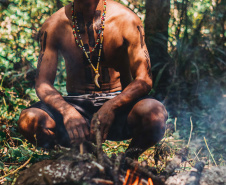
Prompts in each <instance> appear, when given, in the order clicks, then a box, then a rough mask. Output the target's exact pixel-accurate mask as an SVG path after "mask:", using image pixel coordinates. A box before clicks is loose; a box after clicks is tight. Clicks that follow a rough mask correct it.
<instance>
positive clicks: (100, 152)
mask: <svg viewBox="0 0 226 185" xmlns="http://www.w3.org/2000/svg"><path fill="white" fill-rule="evenodd" d="M93 120H94V124H95V129H94V130H95V134H96V144H97V161H98V163H100V164H101V165H102V166H104V159H103V149H102V136H101V131H100V121H99V119H98V115H97V113H95V114H94V115H93Z"/></svg>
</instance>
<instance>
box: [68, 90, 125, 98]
mask: <svg viewBox="0 0 226 185" xmlns="http://www.w3.org/2000/svg"><path fill="white" fill-rule="evenodd" d="M120 93H121V91H116V92H110V93H93V94H79V93H68V96H66V97H75V98H84V99H86V98H98V97H99V98H103V97H112V98H113V97H115V96H117V95H119V94H120Z"/></svg>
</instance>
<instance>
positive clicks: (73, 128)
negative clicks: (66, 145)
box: [63, 108, 89, 143]
mask: <svg viewBox="0 0 226 185" xmlns="http://www.w3.org/2000/svg"><path fill="white" fill-rule="evenodd" d="M65 112H66V113H65V114H63V121H64V125H65V128H66V130H67V132H68V135H69V137H70V139H71V143H81V142H83V141H84V140H85V139H88V137H89V130H88V127H87V123H86V120H85V119H84V118H83V117H82V115H81V114H80V113H79V112H78V111H77V110H76V109H74V108H70V109H68V110H67V111H65Z"/></svg>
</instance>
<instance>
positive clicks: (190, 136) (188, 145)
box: [187, 117, 193, 148]
mask: <svg viewBox="0 0 226 185" xmlns="http://www.w3.org/2000/svg"><path fill="white" fill-rule="evenodd" d="M190 123H191V131H190V136H189V140H188V145H187V148H188V147H189V144H190V141H191V134H192V130H193V123H192V119H191V117H190Z"/></svg>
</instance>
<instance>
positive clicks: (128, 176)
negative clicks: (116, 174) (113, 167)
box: [123, 169, 154, 185]
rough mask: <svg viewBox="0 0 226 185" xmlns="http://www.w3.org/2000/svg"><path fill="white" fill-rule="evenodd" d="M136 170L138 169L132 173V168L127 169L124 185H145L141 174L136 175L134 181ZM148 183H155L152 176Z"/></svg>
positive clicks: (150, 184)
mask: <svg viewBox="0 0 226 185" xmlns="http://www.w3.org/2000/svg"><path fill="white" fill-rule="evenodd" d="M135 171H136V169H135V170H134V171H133V172H132V173H130V172H131V171H130V169H128V170H127V172H126V177H125V180H124V183H123V185H143V182H142V180H141V181H140V178H139V176H136V180H135V181H134V182H132V180H133V176H134V173H135ZM139 182H140V183H139ZM146 182H147V181H146ZM145 184H146V183H145ZM146 185H154V184H153V181H152V179H151V178H149V179H148V183H147V184H146Z"/></svg>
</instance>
